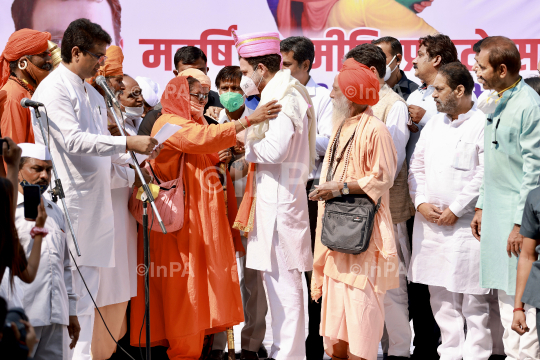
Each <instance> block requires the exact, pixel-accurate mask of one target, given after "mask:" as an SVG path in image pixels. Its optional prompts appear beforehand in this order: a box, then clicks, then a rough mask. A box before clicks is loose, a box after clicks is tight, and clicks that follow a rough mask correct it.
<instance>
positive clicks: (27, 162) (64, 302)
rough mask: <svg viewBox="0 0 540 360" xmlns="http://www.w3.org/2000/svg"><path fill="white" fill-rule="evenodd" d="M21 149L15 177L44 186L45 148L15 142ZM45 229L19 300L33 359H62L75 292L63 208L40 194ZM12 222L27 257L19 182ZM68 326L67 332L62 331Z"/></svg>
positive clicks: (74, 326)
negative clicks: (32, 334)
mask: <svg viewBox="0 0 540 360" xmlns="http://www.w3.org/2000/svg"><path fill="white" fill-rule="evenodd" d="M19 146H20V147H21V149H22V154H21V164H22V165H21V167H20V171H19V180H20V181H23V180H26V181H27V182H28V183H30V184H35V185H41V186H47V185H49V183H50V181H51V170H52V163H51V161H50V159H51V157H50V154H49V151H48V150H47V148H46V147H45V146H43V145H38V144H27V143H23V144H19ZM43 202H44V205H45V211H46V212H47V221H46V222H45V228H46V229H47V230H48V231H49V234H48V235H47V236H45V237H44V238H43V244H42V245H41V259H40V265H39V271H38V272H37V275H36V278H35V279H34V281H33V282H31V283H29V284H26V283H22V284H21V288H22V290H23V291H22V294H24V295H23V298H22V306H23V309H24V310H25V311H26V314H27V315H28V318H29V320H30V324H31V325H32V326H33V327H34V329H35V331H36V337H37V338H38V339H39V342H38V343H37V344H36V346H35V347H34V350H33V352H32V354H30V355H31V356H32V357H33V358H34V359H35V360H48V359H61V360H67V359H68V353H69V344H70V340H69V337H70V335H71V336H73V338H72V339H73V340H72V341H71V343H72V344H75V343H76V342H77V338H78V336H79V323H78V321H77V300H78V298H79V297H78V296H77V294H75V292H74V290H73V284H72V275H71V261H70V256H69V251H68V245H67V236H66V233H67V232H68V231H69V230H68V228H67V224H66V221H65V219H64V213H63V212H62V210H60V208H59V207H58V206H57V205H56V204H55V203H53V202H52V201H50V200H47V199H43ZM15 225H16V226H17V233H18V234H19V241H20V242H21V245H22V246H23V248H24V251H25V252H26V256H27V257H29V256H30V253H31V251H32V246H33V243H34V240H33V239H32V237H31V236H30V230H32V228H33V227H34V226H35V222H34V221H28V220H26V219H25V218H24V195H23V187H22V186H21V185H19V193H18V197H17V209H16V212H15ZM68 329H69V334H68Z"/></svg>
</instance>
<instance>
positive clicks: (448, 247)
mask: <svg viewBox="0 0 540 360" xmlns="http://www.w3.org/2000/svg"><path fill="white" fill-rule="evenodd" d="M485 121H486V116H485V115H484V113H483V112H481V111H480V110H478V109H477V108H476V105H473V107H472V109H471V110H469V112H467V113H465V114H461V115H459V117H458V118H457V119H456V120H454V121H451V120H450V118H449V116H448V115H446V114H443V113H439V114H437V115H435V116H434V117H433V118H432V119H431V120H430V121H429V122H428V124H427V125H426V126H425V127H424V129H423V130H422V135H420V140H419V141H418V143H417V144H416V149H415V150H414V154H413V156H412V159H411V166H410V173H409V190H410V193H411V198H412V199H413V201H414V204H415V207H416V208H418V206H419V205H420V204H422V203H429V204H433V205H435V206H437V207H438V208H439V209H441V210H442V211H444V210H446V209H447V208H450V210H451V211H452V212H453V213H454V214H455V215H456V216H457V217H459V219H458V221H457V222H456V223H455V224H454V225H453V226H438V225H437V224H433V223H430V222H428V221H427V220H426V219H425V218H424V216H422V215H421V214H417V216H416V217H415V219H414V231H413V247H412V248H413V255H412V259H411V266H410V268H409V275H408V277H409V280H410V281H412V282H415V283H421V284H426V285H433V286H439V287H444V288H446V289H447V290H448V291H451V292H454V293H465V294H476V295H481V294H488V293H489V291H490V290H489V289H482V288H481V287H480V242H479V241H478V240H476V239H475V238H474V236H473V235H472V232H471V221H472V219H473V217H474V206H475V204H476V201H477V199H478V195H479V189H480V185H481V184H482V178H483V176H484V123H485Z"/></svg>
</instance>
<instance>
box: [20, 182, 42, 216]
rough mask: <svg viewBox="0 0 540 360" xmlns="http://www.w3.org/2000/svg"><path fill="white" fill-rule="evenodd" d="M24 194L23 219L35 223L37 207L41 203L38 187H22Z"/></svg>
mask: <svg viewBox="0 0 540 360" xmlns="http://www.w3.org/2000/svg"><path fill="white" fill-rule="evenodd" d="M23 194H24V218H25V219H26V220H29V221H35V220H36V219H37V216H38V206H39V204H40V203H41V192H40V189H39V185H27V186H24V187H23Z"/></svg>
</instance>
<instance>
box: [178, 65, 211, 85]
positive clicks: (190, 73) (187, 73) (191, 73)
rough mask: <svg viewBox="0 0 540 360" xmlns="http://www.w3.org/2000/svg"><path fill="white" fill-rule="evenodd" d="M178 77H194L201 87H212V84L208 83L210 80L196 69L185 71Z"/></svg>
mask: <svg viewBox="0 0 540 360" xmlns="http://www.w3.org/2000/svg"><path fill="white" fill-rule="evenodd" d="M178 76H185V77H190V76H192V77H194V78H195V79H197V80H199V82H200V83H201V85H202V86H208V88H211V87H212V82H211V81H210V78H209V77H208V76H206V75H205V74H204V73H203V72H202V71H201V70H198V69H193V68H191V69H186V70H184V71H182V72H180V73H178Z"/></svg>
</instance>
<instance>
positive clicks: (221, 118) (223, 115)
mask: <svg viewBox="0 0 540 360" xmlns="http://www.w3.org/2000/svg"><path fill="white" fill-rule="evenodd" d="M244 106H245V108H244V112H243V113H242V116H240V119H243V118H244V117H245V116H249V115H251V113H253V111H251V109H250V108H248V107H247V106H246V105H245V104H244ZM226 122H229V117H228V116H227V113H226V111H225V109H223V110H221V111H220V112H219V118H218V123H220V124H224V123H226Z"/></svg>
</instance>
